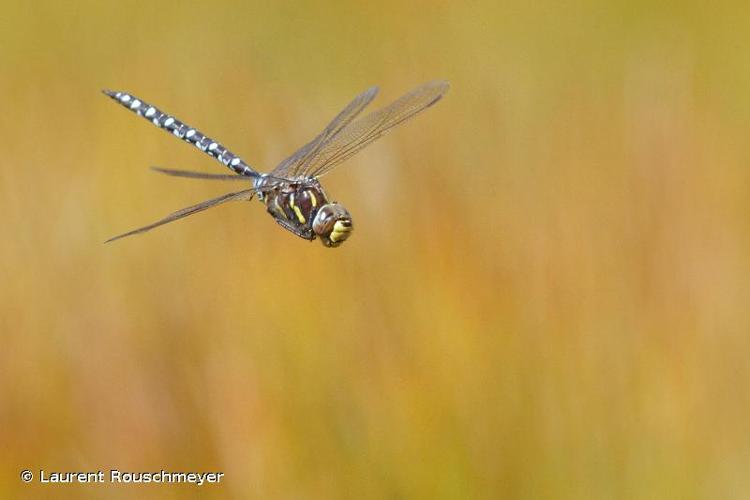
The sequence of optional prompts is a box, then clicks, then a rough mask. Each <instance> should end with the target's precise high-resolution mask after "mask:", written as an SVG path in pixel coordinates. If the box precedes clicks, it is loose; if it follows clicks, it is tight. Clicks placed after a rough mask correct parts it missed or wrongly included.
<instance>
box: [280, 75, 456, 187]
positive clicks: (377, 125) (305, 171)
mask: <svg viewBox="0 0 750 500" xmlns="http://www.w3.org/2000/svg"><path fill="white" fill-rule="evenodd" d="M449 87H450V85H449V84H448V82H445V81H432V82H428V83H425V84H423V85H421V86H419V87H417V88H416V89H414V90H412V91H411V92H409V93H408V94H405V95H403V96H402V97H400V98H398V99H397V100H396V101H394V102H392V103H391V104H389V105H388V106H386V107H385V108H383V109H379V110H378V111H375V112H373V113H370V114H369V115H367V116H365V117H364V118H360V119H359V120H357V121H355V122H354V123H352V124H350V125H348V126H347V127H346V128H344V129H343V130H341V131H340V132H339V133H337V134H336V135H335V136H333V137H331V138H330V139H329V140H328V141H326V142H325V143H323V144H321V145H320V146H318V147H317V148H316V151H315V152H311V153H310V154H309V155H307V157H306V158H305V160H304V163H303V164H302V165H301V167H300V168H298V169H296V171H295V175H297V176H298V177H320V176H321V175H323V174H325V173H326V172H328V171H329V170H331V169H332V168H333V167H335V166H336V165H338V164H340V163H341V162H343V161H344V160H346V159H347V158H349V157H350V156H352V155H353V154H355V153H357V152H358V151H359V150H360V149H362V148H364V147H365V146H367V145H368V144H370V143H371V142H372V141H374V140H376V139H378V138H379V137H382V136H383V134H385V133H386V132H388V131H389V130H390V129H392V128H393V127H395V126H396V125H399V124H401V123H403V122H405V121H406V120H408V119H409V118H411V117H413V116H415V115H417V114H418V113H419V112H421V111H423V110H425V109H427V108H428V107H430V106H432V105H433V104H435V103H436V102H437V101H439V100H440V98H441V97H443V95H445V93H446V92H447V91H448V88H449Z"/></svg>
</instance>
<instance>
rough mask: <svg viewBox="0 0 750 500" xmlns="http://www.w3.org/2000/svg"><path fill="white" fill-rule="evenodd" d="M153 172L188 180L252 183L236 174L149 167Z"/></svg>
mask: <svg viewBox="0 0 750 500" xmlns="http://www.w3.org/2000/svg"><path fill="white" fill-rule="evenodd" d="M151 170H153V171H154V172H159V173H161V174H166V175H171V176H173V177H188V178H190V179H212V180H219V181H244V182H252V179H248V177H247V176H245V175H237V174H234V175H233V174H206V173H203V172H192V171H190V170H177V169H174V168H162V167H151Z"/></svg>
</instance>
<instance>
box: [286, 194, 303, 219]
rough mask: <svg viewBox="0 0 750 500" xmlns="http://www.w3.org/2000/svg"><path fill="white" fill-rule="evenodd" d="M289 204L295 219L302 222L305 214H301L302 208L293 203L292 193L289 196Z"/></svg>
mask: <svg viewBox="0 0 750 500" xmlns="http://www.w3.org/2000/svg"><path fill="white" fill-rule="evenodd" d="M289 205H291V207H292V210H294V213H295V214H296V215H297V219H299V221H300V222H301V223H302V224H304V223H305V216H304V215H302V210H300V209H299V207H298V206H297V205H295V204H294V193H292V194H291V195H290V196H289Z"/></svg>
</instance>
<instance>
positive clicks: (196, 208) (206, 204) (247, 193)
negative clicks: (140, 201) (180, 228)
mask: <svg viewBox="0 0 750 500" xmlns="http://www.w3.org/2000/svg"><path fill="white" fill-rule="evenodd" d="M253 194H254V190H253V189H245V190H243V191H237V192H235V193H228V194H225V195H222V196H219V197H217V198H212V199H210V200H206V201H203V202H201V203H198V204H197V205H193V206H190V207H187V208H183V209H182V210H178V211H176V212H174V213H171V214H169V215H167V216H166V217H164V218H163V219H161V220H158V221H156V222H154V223H153V224H149V225H148V226H143V227H140V228H138V229H134V230H132V231H128V232H127V233H123V234H121V235H119V236H115V237H114V238H110V239H108V240H107V241H105V243H109V242H110V241H115V240H119V239H120V238H125V237H126V236H132V235H134V234H139V233H145V232H146V231H150V230H151V229H154V228H155V227H159V226H163V225H164V224H167V223H169V222H174V221H176V220H178V219H182V218H183V217H187V216H188V215H193V214H194V213H198V212H202V211H203V210H206V209H207V208H211V207H215V206H216V205H220V204H222V203H226V202H227V201H235V200H251V199H252V198H253Z"/></svg>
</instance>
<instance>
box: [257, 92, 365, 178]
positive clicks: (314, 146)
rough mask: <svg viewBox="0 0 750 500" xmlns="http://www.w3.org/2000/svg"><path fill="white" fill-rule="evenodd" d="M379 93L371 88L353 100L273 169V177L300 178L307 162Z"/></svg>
mask: <svg viewBox="0 0 750 500" xmlns="http://www.w3.org/2000/svg"><path fill="white" fill-rule="evenodd" d="M377 93H378V88H377V87H370V88H369V89H367V90H365V91H364V92H362V93H361V94H359V95H358V96H357V97H355V98H354V100H352V102H350V103H349V104H348V105H347V106H346V107H345V108H344V109H343V110H341V112H340V113H339V114H338V115H336V117H335V118H334V119H333V120H331V123H329V124H328V126H327V127H326V128H325V129H323V131H322V132H321V133H320V134H318V136H317V137H315V139H313V140H312V141H310V142H308V143H307V144H305V145H304V146H302V147H301V148H299V149H298V150H297V151H295V152H294V153H293V154H292V155H291V156H290V157H289V158H287V159H285V160H284V161H282V162H281V163H279V165H278V166H277V167H276V168H275V169H273V171H272V172H271V175H273V176H275V177H283V178H287V179H291V178H294V177H297V176H298V171H299V170H300V169H302V168H303V167H304V165H305V162H306V161H307V160H308V159H309V158H310V157H312V156H314V155H315V154H317V153H318V151H319V150H320V148H321V146H322V145H323V144H325V143H326V142H328V141H330V140H331V139H333V138H334V137H336V135H337V134H338V133H339V132H341V130H343V129H344V128H345V127H346V126H347V125H349V124H350V123H351V122H352V120H354V118H356V117H357V115H359V114H360V113H361V112H362V110H363V109H365V107H366V106H367V105H368V104H370V102H372V100H373V99H374V98H375V96H376V95H377Z"/></svg>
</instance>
